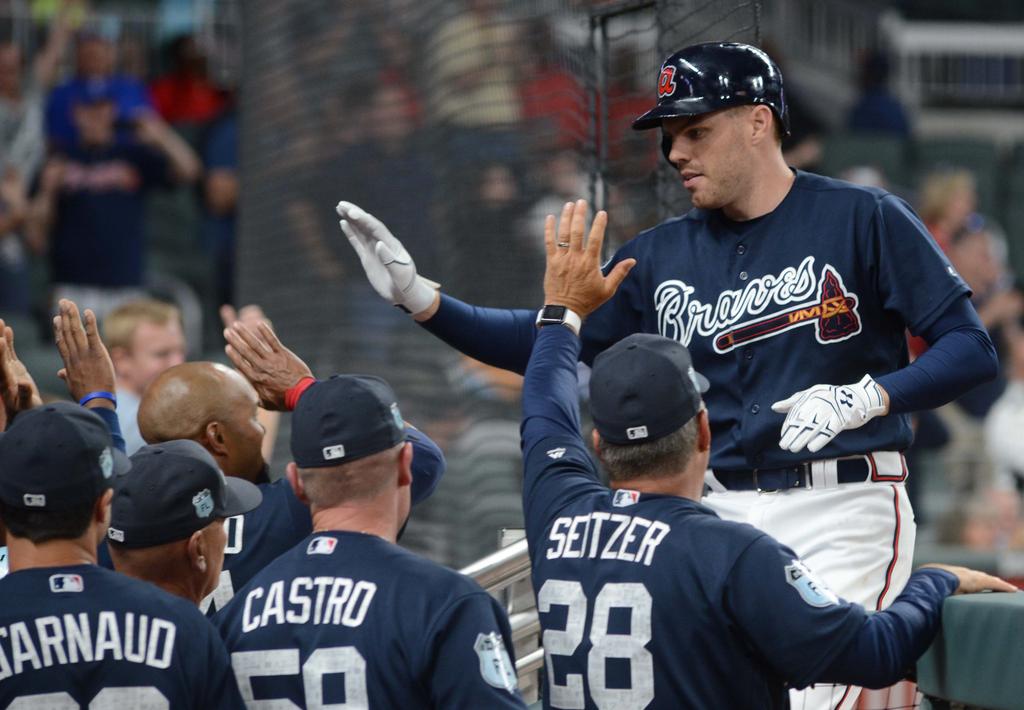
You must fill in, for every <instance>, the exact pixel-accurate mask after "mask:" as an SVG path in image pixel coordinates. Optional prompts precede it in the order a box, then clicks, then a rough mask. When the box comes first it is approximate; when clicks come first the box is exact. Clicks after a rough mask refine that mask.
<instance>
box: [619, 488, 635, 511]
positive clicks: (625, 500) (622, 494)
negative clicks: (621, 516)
mask: <svg viewBox="0 0 1024 710" xmlns="http://www.w3.org/2000/svg"><path fill="white" fill-rule="evenodd" d="M638 500H640V491H631V490H629V489H627V488H620V489H619V490H617V491H615V495H614V496H613V497H612V506H614V507H616V508H625V507H627V506H630V505H633V504H634V503H636V502H637V501H638Z"/></svg>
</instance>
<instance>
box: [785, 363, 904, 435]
mask: <svg viewBox="0 0 1024 710" xmlns="http://www.w3.org/2000/svg"><path fill="white" fill-rule="evenodd" d="M885 410H886V404H885V399H884V398H883V396H882V390H881V388H880V387H879V386H878V383H877V382H875V381H874V380H873V379H871V375H864V377H863V378H862V379H861V381H860V382H858V383H857V384H854V385H815V386H814V387H810V388H808V389H805V390H800V391H799V392H797V393H796V394H794V395H793V396H792V397H789V398H788V399H784V400H782V401H781V402H776V403H775V404H773V405H772V411H775V412H778V413H780V414H785V413H786V412H789V414H787V415H786V421H784V422H783V423H782V439H780V440H779V446H780V447H782V448H783V449H786V450H788V451H792V452H794V453H796V452H797V451H800V450H801V449H803V448H804V447H807V450H808V451H810V452H811V453H814V452H816V451H820V450H821V449H822V448H824V446H825V445H826V444H827V443H828V442H830V441H832V439H834V438H836V436H837V435H838V434H839V432H841V431H846V430H847V429H857V428H859V427H862V426H864V425H865V424H867V423H868V422H869V421H871V420H872V419H874V418H875V417H877V416H878V415H880V414H885Z"/></svg>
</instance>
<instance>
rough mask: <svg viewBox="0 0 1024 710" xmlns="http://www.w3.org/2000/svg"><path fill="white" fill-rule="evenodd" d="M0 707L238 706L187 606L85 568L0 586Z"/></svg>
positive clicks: (20, 575)
mask: <svg viewBox="0 0 1024 710" xmlns="http://www.w3.org/2000/svg"><path fill="white" fill-rule="evenodd" d="M0 599H3V600H4V603H3V604H2V605H0V707H5V708H6V707H8V706H9V704H11V705H10V707H17V708H26V709H28V708H47V709H49V710H78V709H79V708H89V709H90V710H122V709H123V708H145V709H147V710H158V709H161V708H196V709H197V710H208V709H209V708H244V707H245V706H244V705H243V704H242V698H241V696H240V695H239V693H238V686H237V685H236V683H235V678H234V675H233V674H232V672H231V666H230V662H229V660H228V654H227V652H226V651H225V650H224V644H223V643H222V642H221V639H220V637H219V636H218V635H217V632H216V630H215V629H214V628H213V626H212V625H211V624H210V622H209V621H208V620H207V619H206V618H205V617H204V616H203V615H202V614H200V613H199V612H198V611H197V610H196V608H195V606H194V605H193V604H190V603H189V602H187V601H186V600H184V599H180V598H178V597H175V596H173V595H171V594H168V593H167V592H164V591H163V590H161V589H158V588H156V587H154V586H152V585H150V584H146V583H145V582H140V581H138V580H136V579H131V578H130V577H125V576H123V575H119V574H116V573H114V572H111V571H109V570H106V569H103V568H102V567H97V566H94V565H74V566H69V567H50V568H36V569H27V570H22V571H19V572H14V573H12V574H9V575H8V576H7V577H5V578H4V579H2V580H0Z"/></svg>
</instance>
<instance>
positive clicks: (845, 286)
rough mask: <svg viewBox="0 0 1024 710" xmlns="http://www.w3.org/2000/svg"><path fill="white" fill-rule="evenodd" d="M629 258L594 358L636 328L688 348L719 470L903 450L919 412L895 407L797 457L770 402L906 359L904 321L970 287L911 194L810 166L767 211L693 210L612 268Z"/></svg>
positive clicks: (592, 329) (923, 320)
mask: <svg viewBox="0 0 1024 710" xmlns="http://www.w3.org/2000/svg"><path fill="white" fill-rule="evenodd" d="M629 257H633V258H635V259H636V260H637V265H636V267H635V268H634V269H633V270H632V271H631V272H630V274H629V278H627V279H626V280H625V281H624V282H623V284H622V286H621V287H620V288H619V290H618V292H617V293H616V294H615V296H614V297H613V298H612V299H611V300H610V301H609V302H608V303H606V304H605V305H604V306H602V307H601V308H599V309H598V310H597V311H595V312H594V313H593V314H592V315H591V316H590V317H589V318H588V319H587V321H586V323H585V324H584V326H583V360H584V361H586V362H588V363H589V362H591V361H592V360H593V358H594V356H596V355H597V354H598V353H599V352H601V351H602V350H604V349H605V348H607V347H608V346H610V345H612V344H613V343H615V342H616V341H618V340H620V339H621V338H623V337H625V336H627V335H629V334H631V333H635V332H647V333H660V334H662V335H664V336H666V337H669V338H672V339H674V340H678V341H679V342H681V343H682V344H683V345H686V346H687V348H688V349H689V351H690V354H691V355H692V357H693V363H694V367H695V368H696V369H697V370H698V371H699V372H700V373H701V374H703V375H704V376H705V377H707V378H708V380H709V381H710V382H711V389H710V390H709V391H708V392H707V393H706V395H705V401H706V402H707V405H708V413H709V416H710V420H711V434H712V436H711V439H712V442H713V449H712V455H711V466H712V468H725V469H729V468H732V469H737V468H739V469H746V468H755V467H757V468H772V467H779V466H788V465H792V464H794V463H798V462H801V461H805V460H807V459H808V458H835V457H839V456H849V455H855V454H862V453H865V452H869V451H876V450H901V449H905V448H906V447H907V446H908V445H909V444H910V441H911V430H910V420H909V416H907V415H891V416H887V417H877V418H875V419H873V420H872V421H870V422H868V423H867V424H865V425H864V426H863V427H861V428H859V429H855V430H851V431H844V432H843V433H842V435H841V436H838V437H836V438H835V439H833V440H832V442H830V443H829V444H828V445H827V446H825V448H823V449H822V450H821V451H819V452H818V453H816V454H811V455H809V454H808V453H807V452H806V451H800V452H797V453H791V452H789V451H785V450H783V449H781V448H779V445H778V440H779V430H780V428H781V425H782V421H783V419H784V415H781V414H776V413H774V412H772V410H771V405H772V403H773V402H776V401H779V400H782V399H785V398H787V397H789V396H790V395H792V394H793V393H795V392H797V391H799V390H802V389H806V388H807V387H811V386H813V385H817V384H837V385H838V384H848V383H851V382H856V381H857V380H859V379H860V378H861V377H863V376H864V375H865V374H870V375H872V376H873V377H876V378H877V377H878V376H880V375H884V374H887V373H890V372H893V371H894V370H897V369H899V368H902V367H905V366H906V365H907V363H908V353H907V344H906V337H905V334H904V331H905V329H909V330H910V331H911V332H912V333H915V334H919V333H921V332H923V331H924V330H926V329H927V328H928V326H929V325H930V324H931V323H932V322H933V321H934V320H935V319H936V318H938V317H939V316H940V315H942V313H943V312H944V311H945V310H946V309H947V308H948V307H949V306H950V304H951V303H952V302H953V301H954V300H956V299H957V298H960V297H963V296H964V295H965V294H968V293H969V289H968V287H967V285H966V284H965V282H964V281H963V279H961V278H960V276H959V275H958V274H957V273H956V271H955V270H954V269H953V267H952V266H951V265H950V264H949V262H948V260H947V259H946V257H945V256H944V255H943V254H942V252H941V251H940V250H939V248H938V247H937V246H936V244H935V242H934V240H933V239H932V238H931V236H930V235H929V234H928V232H927V230H926V229H925V227H924V225H923V224H922V223H921V221H920V220H919V219H918V218H917V216H916V215H914V213H913V211H912V210H911V209H910V207H909V206H908V205H907V204H906V203H905V202H904V201H903V200H901V199H899V198H898V197H895V196H893V195H890V194H888V193H886V192H884V191H882V190H877V189H873V188H866V187H860V186H856V185H852V184H849V183H845V182H841V181H838V180H832V179H830V178H825V177H821V176H819V175H813V174H810V173H804V172H797V174H796V180H795V181H794V183H793V186H792V189H790V191H789V193H788V194H787V195H786V197H785V199H783V201H782V202H781V203H780V204H779V206H778V207H776V208H775V210H773V211H772V212H770V213H768V214H766V215H764V216H762V217H759V218H757V219H753V220H750V221H746V222H733V221H731V220H729V219H727V218H726V217H724V216H723V215H722V214H721V212H720V211H718V210H701V209H694V210H691V211H690V212H689V213H687V214H686V215H683V216H682V217H679V218H676V219H672V220H669V221H667V222H664V223H662V224H660V225H658V226H657V227H654V228H653V229H650V230H648V231H646V232H643V233H641V234H640V235H639V236H637V237H636V238H635V239H634V240H632V241H631V242H629V243H627V244H626V245H625V246H623V247H622V248H621V249H619V251H618V252H617V253H616V254H615V255H614V257H613V258H612V260H611V261H610V263H609V265H608V267H607V268H610V267H611V266H613V265H614V264H616V263H618V262H619V261H621V260H622V259H625V258H629Z"/></svg>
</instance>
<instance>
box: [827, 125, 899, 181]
mask: <svg viewBox="0 0 1024 710" xmlns="http://www.w3.org/2000/svg"><path fill="white" fill-rule="evenodd" d="M856 166H869V167H873V168H876V169H878V170H880V171H882V174H883V175H884V176H885V178H886V180H887V182H888V184H889V185H890V186H897V187H899V186H905V185H907V184H908V176H909V174H910V172H909V170H908V155H907V143H906V141H905V140H904V139H902V138H899V137H897V136H891V135H876V134H866V133H843V134H839V135H834V136H829V137H828V138H826V139H825V147H824V152H823V155H822V160H821V172H822V173H823V174H825V175H828V176H830V177H839V176H840V175H841V174H842V173H843V171H845V170H847V169H849V168H852V167H856Z"/></svg>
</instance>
